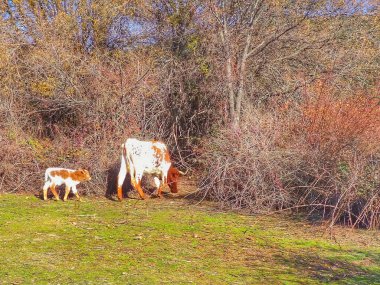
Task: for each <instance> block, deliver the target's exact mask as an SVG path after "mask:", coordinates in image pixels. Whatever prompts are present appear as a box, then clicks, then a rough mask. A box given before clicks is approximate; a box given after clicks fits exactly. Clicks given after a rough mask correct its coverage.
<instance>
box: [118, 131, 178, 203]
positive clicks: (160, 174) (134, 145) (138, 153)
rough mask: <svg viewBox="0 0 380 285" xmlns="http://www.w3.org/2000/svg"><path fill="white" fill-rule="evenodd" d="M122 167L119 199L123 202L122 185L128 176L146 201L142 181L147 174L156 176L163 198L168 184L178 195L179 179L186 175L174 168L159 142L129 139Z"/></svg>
mask: <svg viewBox="0 0 380 285" xmlns="http://www.w3.org/2000/svg"><path fill="white" fill-rule="evenodd" d="M121 147H122V154H121V165H120V171H119V175H118V181H117V197H118V199H119V200H120V201H121V200H122V199H123V195H122V185H123V182H124V179H125V176H126V175H127V172H129V174H130V175H131V184H132V186H133V188H135V189H136V190H137V191H138V193H139V195H140V197H141V199H145V195H144V192H143V190H142V187H141V180H142V177H143V175H144V174H145V173H147V174H151V175H153V176H154V181H155V184H156V187H157V195H158V196H159V197H161V192H162V187H163V186H164V185H165V184H166V185H168V186H169V188H170V191H171V192H172V193H177V192H178V188H177V184H178V179H179V176H180V174H181V175H183V174H184V173H183V172H181V171H179V170H178V169H177V168H175V167H173V165H172V162H171V160H170V155H169V151H168V148H167V147H166V145H165V144H164V143H162V142H159V141H140V140H137V139H133V138H129V139H127V140H126V142H125V143H124V144H122V146H121Z"/></svg>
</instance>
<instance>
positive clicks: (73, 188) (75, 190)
mask: <svg viewBox="0 0 380 285" xmlns="http://www.w3.org/2000/svg"><path fill="white" fill-rule="evenodd" d="M71 189H72V191H73V193H74V195H75V197H77V199H78V201H82V199H81V198H80V197H79V194H78V190H77V186H73V187H72V188H71Z"/></svg>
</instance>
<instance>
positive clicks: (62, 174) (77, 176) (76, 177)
mask: <svg viewBox="0 0 380 285" xmlns="http://www.w3.org/2000/svg"><path fill="white" fill-rule="evenodd" d="M88 180H91V176H90V173H89V172H88V171H87V170H84V169H81V168H80V169H78V170H73V169H66V168H58V167H50V168H48V169H46V171H45V185H44V187H43V194H44V200H47V191H48V189H49V188H50V190H51V192H53V195H54V197H55V199H56V200H59V195H58V194H57V191H56V190H55V187H56V186H60V185H62V184H65V187H66V188H65V196H64V198H63V201H66V200H67V196H68V195H69V193H70V189H71V190H72V192H73V193H74V194H75V196H76V197H77V198H78V200H81V199H80V197H79V195H78V190H77V187H76V186H77V185H78V184H79V183H80V182H82V181H88Z"/></svg>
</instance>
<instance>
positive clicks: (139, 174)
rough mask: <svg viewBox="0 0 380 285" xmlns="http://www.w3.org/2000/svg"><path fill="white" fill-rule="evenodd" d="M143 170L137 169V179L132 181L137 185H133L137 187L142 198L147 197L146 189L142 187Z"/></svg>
mask: <svg viewBox="0 0 380 285" xmlns="http://www.w3.org/2000/svg"><path fill="white" fill-rule="evenodd" d="M142 173H143V172H142V171H141V172H138V171H136V180H135V181H134V182H132V183H134V184H135V185H133V184H132V185H133V187H135V189H136V190H137V192H139V195H140V197H141V199H143V200H144V199H145V194H144V191H143V189H142V187H141V180H142Z"/></svg>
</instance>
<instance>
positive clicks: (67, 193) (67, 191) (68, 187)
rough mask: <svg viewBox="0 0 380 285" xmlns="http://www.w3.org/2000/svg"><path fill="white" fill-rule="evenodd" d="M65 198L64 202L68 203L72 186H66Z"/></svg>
mask: <svg viewBox="0 0 380 285" xmlns="http://www.w3.org/2000/svg"><path fill="white" fill-rule="evenodd" d="M65 186H66V187H65V196H64V197H63V201H67V196H69V193H70V186H67V185H65Z"/></svg>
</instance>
